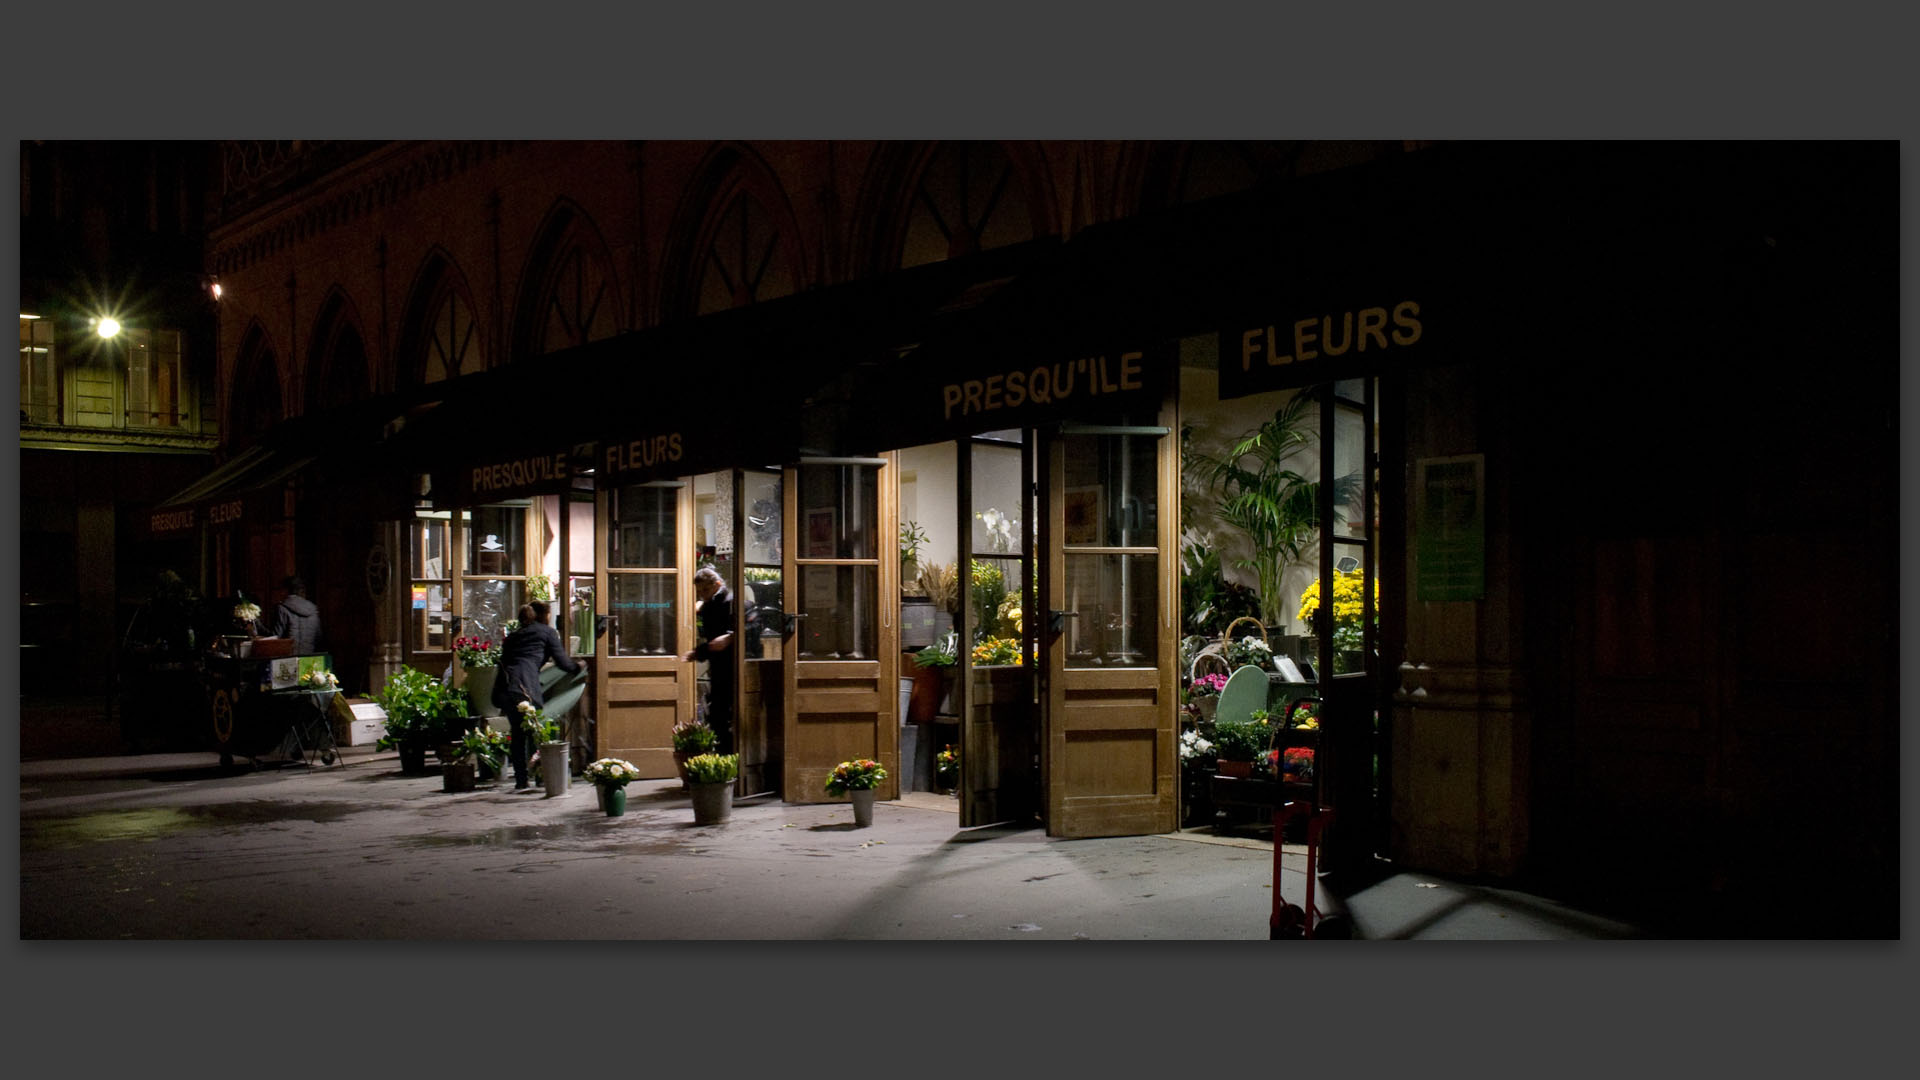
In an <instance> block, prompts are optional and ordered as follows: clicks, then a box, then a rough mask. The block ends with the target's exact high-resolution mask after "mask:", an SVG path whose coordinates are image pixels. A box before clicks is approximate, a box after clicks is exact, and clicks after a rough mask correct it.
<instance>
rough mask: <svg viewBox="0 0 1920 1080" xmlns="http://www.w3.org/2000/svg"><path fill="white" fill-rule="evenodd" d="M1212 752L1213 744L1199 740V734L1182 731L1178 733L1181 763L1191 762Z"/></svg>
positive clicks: (1202, 739)
mask: <svg viewBox="0 0 1920 1080" xmlns="http://www.w3.org/2000/svg"><path fill="white" fill-rule="evenodd" d="M1212 752H1213V744H1212V743H1210V742H1208V741H1207V740H1206V739H1204V738H1201V736H1200V733H1199V732H1197V731H1183V732H1181V733H1180V760H1181V761H1192V760H1194V759H1195V758H1200V757H1205V756H1206V755H1208V754H1210V753H1212Z"/></svg>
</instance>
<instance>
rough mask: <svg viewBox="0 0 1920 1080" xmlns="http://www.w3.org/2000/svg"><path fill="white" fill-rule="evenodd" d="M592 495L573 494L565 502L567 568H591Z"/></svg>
mask: <svg viewBox="0 0 1920 1080" xmlns="http://www.w3.org/2000/svg"><path fill="white" fill-rule="evenodd" d="M593 527H594V526H593V496H592V495H588V496H587V497H586V498H584V499H583V498H580V497H579V496H577V495H576V496H574V497H573V498H572V501H570V502H569V503H568V504H567V528H568V529H569V532H568V534H567V535H568V539H567V547H568V551H567V569H569V570H572V571H575V572H580V573H584V572H586V571H588V570H592V569H593Z"/></svg>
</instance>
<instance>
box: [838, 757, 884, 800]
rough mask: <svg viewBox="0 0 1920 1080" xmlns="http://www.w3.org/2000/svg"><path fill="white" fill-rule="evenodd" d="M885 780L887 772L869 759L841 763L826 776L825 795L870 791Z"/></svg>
mask: <svg viewBox="0 0 1920 1080" xmlns="http://www.w3.org/2000/svg"><path fill="white" fill-rule="evenodd" d="M886 778H887V770H886V769H885V768H883V767H882V766H881V764H880V763H879V762H877V761H874V760H873V759H871V758H857V759H855V760H853V761H843V762H841V763H840V764H838V765H835V766H834V767H833V771H832V772H831V773H828V774H827V794H829V795H845V794H846V793H847V792H849V791H871V790H873V789H874V788H877V787H879V786H880V784H881V782H882V781H884V780H885V779H886Z"/></svg>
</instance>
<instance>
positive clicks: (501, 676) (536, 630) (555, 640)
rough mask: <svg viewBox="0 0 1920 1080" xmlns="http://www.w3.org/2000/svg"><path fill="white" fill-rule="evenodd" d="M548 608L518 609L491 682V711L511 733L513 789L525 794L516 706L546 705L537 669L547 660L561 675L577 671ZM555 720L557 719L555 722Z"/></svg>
mask: <svg viewBox="0 0 1920 1080" xmlns="http://www.w3.org/2000/svg"><path fill="white" fill-rule="evenodd" d="M552 610H553V609H552V608H551V607H549V606H548V604H547V602H546V601H545V600H529V601H527V602H526V603H524V604H522V605H520V626H519V628H518V629H516V630H515V631H514V632H513V633H511V634H508V635H507V640H506V641H505V642H503V643H501V646H500V663H499V667H500V670H499V673H498V674H496V675H495V676H494V680H493V707H494V708H496V709H499V710H500V713H501V715H503V716H505V717H506V718H507V727H508V730H509V731H511V732H512V733H513V738H512V741H511V742H509V743H508V744H507V756H508V760H510V761H512V762H513V789H514V790H515V791H526V790H528V788H529V786H530V785H529V783H528V781H527V729H526V723H525V718H524V717H523V716H521V715H520V703H521V702H522V701H528V702H532V703H533V705H534V707H535V708H539V707H540V706H542V705H545V704H546V696H545V692H544V690H543V689H542V687H541V686H540V669H541V667H543V666H545V664H546V662H547V661H549V660H551V661H553V662H554V663H556V664H558V665H560V667H561V669H562V670H564V671H579V670H580V661H578V660H575V659H574V658H573V657H571V656H568V655H567V649H566V646H564V645H562V644H560V633H559V631H557V630H555V629H554V628H553V625H552V624H551V623H550V622H549V621H548V620H549V619H550V618H551V617H552ZM556 719H557V718H556Z"/></svg>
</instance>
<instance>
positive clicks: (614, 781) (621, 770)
mask: <svg viewBox="0 0 1920 1080" xmlns="http://www.w3.org/2000/svg"><path fill="white" fill-rule="evenodd" d="M586 777H587V779H589V780H591V781H593V782H594V783H596V784H599V785H601V786H603V787H616V788H623V787H626V786H627V785H628V784H629V783H631V782H633V781H635V780H638V779H640V770H639V769H636V768H634V766H633V762H631V761H626V760H624V759H622V758H611V757H603V758H601V759H600V760H598V761H596V762H594V763H592V764H591V765H588V766H587V770H586Z"/></svg>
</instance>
